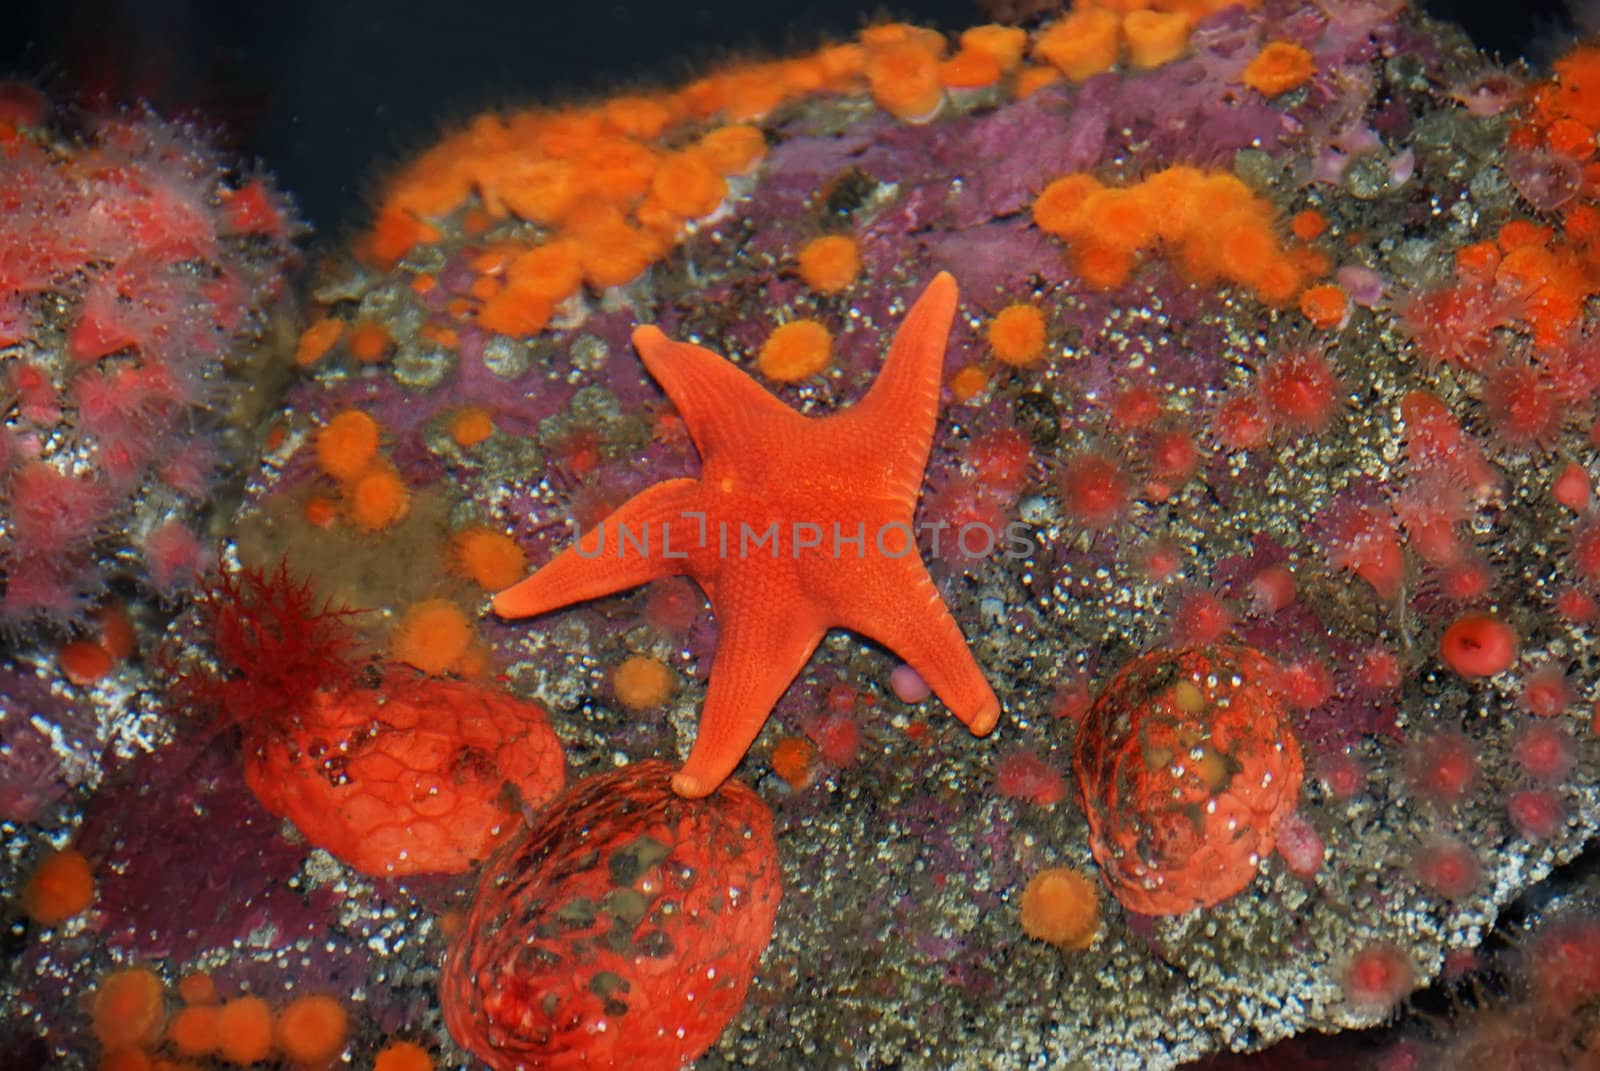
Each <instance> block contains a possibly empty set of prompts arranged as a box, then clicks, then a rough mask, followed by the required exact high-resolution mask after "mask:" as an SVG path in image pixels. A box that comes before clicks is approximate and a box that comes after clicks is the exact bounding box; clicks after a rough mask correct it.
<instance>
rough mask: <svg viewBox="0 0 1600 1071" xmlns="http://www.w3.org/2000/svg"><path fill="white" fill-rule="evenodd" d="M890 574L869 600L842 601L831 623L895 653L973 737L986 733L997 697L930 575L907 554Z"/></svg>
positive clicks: (997, 717) (995, 719)
mask: <svg viewBox="0 0 1600 1071" xmlns="http://www.w3.org/2000/svg"><path fill="white" fill-rule="evenodd" d="M892 577H893V582H892V583H884V582H883V581H882V579H879V580H878V582H877V583H875V584H874V585H873V588H874V589H875V590H874V591H873V595H874V598H873V600H872V601H871V602H863V601H860V600H857V601H853V602H851V603H848V604H845V605H844V606H843V607H842V610H843V612H842V613H840V614H839V615H838V619H837V621H836V622H835V623H837V624H839V625H841V626H842V627H844V628H847V629H849V630H850V631H852V632H859V633H861V634H862V635H863V636H866V637H868V638H869V639H873V640H876V641H877V642H878V643H881V644H883V646H885V647H887V648H889V650H891V651H893V652H894V653H895V654H897V655H899V656H900V657H901V658H903V659H904V660H905V662H906V664H907V665H909V666H910V667H911V668H912V669H914V670H916V671H917V675H918V676H920V677H921V678H922V679H923V680H924V681H925V682H927V685H928V687H929V688H931V689H933V693H934V694H935V695H937V696H938V697H939V699H940V700H941V701H942V702H943V703H944V705H945V706H946V707H948V708H949V710H950V713H952V714H954V715H955V716H956V718H957V719H958V720H959V721H960V722H961V723H962V724H963V725H965V726H966V727H967V728H968V729H971V730H972V732H973V735H975V736H987V735H988V734H989V732H990V730H992V729H993V728H994V727H995V723H996V722H998V721H999V720H1000V700H999V699H998V698H996V697H995V694H994V689H993V688H991V687H990V686H989V681H988V679H987V678H986V677H985V676H984V675H983V669H982V668H981V667H980V666H979V665H978V661H977V659H975V658H973V657H972V652H971V650H969V649H968V647H967V640H966V637H964V636H963V635H962V634H961V628H960V626H959V625H957V624H956V619H955V618H954V617H953V616H952V615H951V613H950V610H949V608H948V607H947V606H945V604H944V599H943V598H941V597H940V595H939V589H938V588H936V587H934V585H933V578H932V577H930V576H929V575H928V570H927V569H926V568H924V567H923V565H922V563H921V562H920V561H917V560H915V559H913V558H909V557H907V558H902V559H899V560H897V561H896V562H895V563H894V568H893V570H892Z"/></svg>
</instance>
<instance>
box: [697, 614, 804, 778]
mask: <svg viewBox="0 0 1600 1071" xmlns="http://www.w3.org/2000/svg"><path fill="white" fill-rule="evenodd" d="M741 603H742V604H740V605H734V606H728V605H726V601H724V603H723V604H719V605H717V606H715V607H714V610H715V613H716V617H717V629H718V632H717V653H716V656H715V657H714V658H713V659H712V661H711V680H710V684H709V685H708V686H707V687H706V701H705V706H704V707H703V708H702V709H701V711H700V727H699V729H698V730H697V731H696V732H695V738H694V746H693V747H691V748H690V749H689V759H688V761H687V762H685V763H684V764H683V769H681V770H679V771H678V772H677V774H675V775H674V776H673V778H672V790H673V791H674V792H676V793H677V794H678V795H680V796H683V797H686V798H688V799H698V798H700V797H701V796H708V795H710V794H711V793H712V792H715V791H716V789H717V786H718V785H720V784H722V782H723V781H725V780H727V778H728V775H729V774H731V773H733V771H734V768H735V767H737V766H738V765H739V762H740V760H741V759H743V758H744V756H745V752H747V751H749V750H750V745H751V744H753V743H754V742H755V739H756V737H757V736H759V735H760V734H761V727H762V726H763V725H765V724H766V723H767V716H768V715H769V714H771V713H772V708H773V707H774V706H775V705H776V704H777V702H778V700H779V699H780V698H782V696H783V693H784V692H785V691H787V690H788V688H789V685H790V684H791V683H792V682H793V681H794V679H795V677H796V676H797V675H798V674H799V673H800V670H801V669H802V668H804V666H805V664H806V662H807V660H809V659H810V658H811V654H812V652H813V651H815V650H816V649H817V644H819V643H821V642H822V637H823V634H824V632H825V631H826V630H825V629H824V628H823V627H822V626H821V624H819V623H817V622H815V621H814V620H809V619H810V618H812V616H813V615H811V614H810V613H806V612H801V613H798V614H797V613H793V612H791V610H792V609H793V608H792V607H786V606H783V605H774V604H773V603H771V602H770V601H766V599H765V594H764V593H760V594H758V595H757V596H756V597H754V598H749V599H745V600H741Z"/></svg>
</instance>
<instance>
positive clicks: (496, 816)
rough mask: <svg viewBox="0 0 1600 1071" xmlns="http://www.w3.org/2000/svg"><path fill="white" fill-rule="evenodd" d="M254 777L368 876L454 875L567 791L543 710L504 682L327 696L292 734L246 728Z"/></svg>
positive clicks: (422, 684) (277, 809)
mask: <svg viewBox="0 0 1600 1071" xmlns="http://www.w3.org/2000/svg"><path fill="white" fill-rule="evenodd" d="M245 745H246V746H245V760H244V772H245V780H246V781H247V782H248V783H249V785H250V788H251V790H252V791H253V792H255V794H256V798H258V799H259V800H261V802H262V803H263V804H264V805H265V806H266V808H267V809H268V810H269V811H271V812H272V813H273V814H276V815H278V816H279V817H282V818H287V819H289V820H290V821H291V822H293V823H294V824H295V826H296V828H298V829H299V830H300V832H301V833H302V834H304V835H305V838H306V839H307V840H308V841H310V842H311V843H312V844H315V845H316V846H317V847H319V848H325V849H327V850H328V851H330V852H332V853H333V854H334V855H336V856H338V857H339V858H340V859H342V860H344V861H345V862H346V863H349V864H350V865H351V866H353V867H355V868H356V869H357V870H359V871H361V872H362V873H365V874H389V875H402V874H430V873H440V874H454V873H460V872H461V871H464V870H467V869H470V868H471V867H472V866H473V865H474V864H476V863H478V862H480V861H482V860H484V859H486V858H488V857H489V855H490V853H491V852H493V850H494V849H495V847H497V846H498V844H499V842H500V841H501V840H503V839H504V838H505V837H506V836H507V834H509V833H510V831H511V829H512V828H513V827H514V826H515V825H516V823H517V822H518V817H517V811H516V808H515V807H514V806H513V805H512V798H511V797H508V795H507V793H506V791H505V788H506V786H507V785H510V786H511V787H512V788H513V789H514V790H515V792H516V797H515V798H516V800H518V801H520V802H521V803H522V804H523V805H524V806H527V807H537V806H539V805H541V804H543V803H544V802H545V801H546V800H548V799H549V798H550V797H552V796H553V795H555V793H556V792H557V791H558V790H559V789H560V788H561V784H562V781H563V779H564V776H565V769H564V767H565V759H564V758H563V757H562V754H561V744H560V741H558V740H557V739H556V735H555V730H553V729H552V728H551V727H550V723H549V721H548V720H547V719H546V718H545V715H544V711H543V710H542V709H541V708H539V707H538V706H536V705H535V704H533V703H528V702H525V701H523V700H520V699H517V698H515V697H514V696H512V695H511V694H509V693H507V692H504V691H501V690H499V689H495V688H486V687H483V686H480V685H477V684H472V683H467V682H463V681H448V680H431V679H421V680H416V681H405V682H403V683H402V684H400V685H399V686H398V687H391V688H385V689H376V688H356V689H350V690H347V691H344V692H340V693H328V692H321V693H318V695H317V697H316V699H315V700H314V701H313V703H312V705H311V706H310V707H309V708H308V709H306V710H304V711H302V712H301V716H300V719H299V721H298V724H296V725H295V727H294V729H293V730H292V731H291V732H289V733H287V734H282V735H280V734H269V733H259V734H249V735H247V736H246V741H245Z"/></svg>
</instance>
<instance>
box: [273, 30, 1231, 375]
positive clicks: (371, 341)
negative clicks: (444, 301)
mask: <svg viewBox="0 0 1600 1071" xmlns="http://www.w3.org/2000/svg"><path fill="white" fill-rule="evenodd" d="M1227 6H1230V4H1229V3H1227V2H1222V0H1193V2H1173V0H1166V2H1150V0H1142V2H1126V0H1125V2H1120V3H1109V2H1105V0H1097V2H1081V0H1080V2H1079V3H1077V4H1076V5H1074V10H1073V11H1071V12H1070V13H1069V14H1067V15H1066V16H1064V17H1063V18H1061V19H1059V20H1057V21H1055V22H1054V23H1052V24H1050V25H1048V26H1045V27H1043V28H1041V29H1040V30H1039V31H1037V32H1036V33H1035V34H1034V35H1033V37H1032V39H1031V41H1030V38H1029V35H1028V33H1027V32H1026V31H1024V30H1022V29H1020V28H1017V27H1009V26H1000V25H985V26H978V27H974V28H972V29H969V30H966V31H964V32H963V33H962V34H961V35H960V36H959V37H958V38H957V40H956V41H955V42H954V44H955V47H954V49H952V48H951V44H952V43H951V42H950V41H949V40H947V39H946V37H945V35H943V34H941V33H939V32H938V31H935V30H930V29H924V28H920V27H916V26H912V25H909V24H906V23H886V24H880V25H876V26H871V27H868V28H866V29H864V30H862V31H861V32H860V34H859V35H858V36H857V38H856V40H855V41H852V42H848V43H844V44H837V45H830V46H827V47H824V48H821V49H818V50H817V51H815V52H812V53H809V54H807V55H803V56H799V57H795V58H792V59H785V60H773V61H766V62H753V63H742V64H735V65H733V66H730V67H727V68H724V69H721V70H718V71H715V72H713V73H711V74H708V75H706V76H704V77H701V78H698V79H695V80H694V81H692V82H689V83H688V84H686V85H684V86H682V87H680V88H678V89H675V90H668V91H661V92H655V93H637V94H631V95H622V96H616V97H612V98H610V99H609V100H606V101H603V102H601V103H598V104H592V105H585V106H580V107H574V108H566V109H529V110H526V111H520V112H514V113H510V114H505V115H483V116H480V117H478V118H477V119H475V120H474V121H472V122H471V123H470V124H469V125H468V126H466V127H465V128H464V129H462V130H459V131H457V132H455V133H454V134H451V135H450V136H448V137H446V138H445V139H444V140H442V141H441V142H440V143H439V144H437V145H436V146H434V147H433V148H432V149H431V150H429V151H428V152H426V153H424V154H423V155H422V156H420V157H418V158H417V159H415V160H413V161H412V162H411V163H409V164H407V165H406V166H405V167H403V168H401V169H400V170H399V171H398V172H396V173H395V174H394V175H392V176H390V178H389V180H388V182H387V183H386V184H385V186H384V189H383V190H382V193H381V196H380V200H379V205H378V209H377V213H376V218H375V220H374V223H373V226H372V229H371V231H370V233H369V234H368V235H367V237H366V240H365V241H364V242H363V243H362V251H363V253H364V255H365V257H366V258H367V259H368V260H369V261H371V262H372V263H373V264H375V265H377V266H379V267H385V268H386V267H389V266H391V265H393V264H394V263H395V262H396V261H398V260H399V259H400V258H401V257H403V256H405V254H406V253H407V252H408V251H409V250H410V249H411V248H412V247H413V246H415V245H417V244H419V243H423V242H429V241H434V240H436V239H438V238H439V237H440V236H441V234H442V230H441V228H442V227H445V226H446V225H447V224H448V225H449V226H452V227H457V228H459V229H460V230H461V231H463V232H464V233H466V234H468V235H471V236H476V235H484V234H486V232H489V231H490V229H491V228H493V227H495V226H496V225H497V224H500V223H503V222H507V221H520V222H522V223H525V224H531V225H533V226H535V227H537V228H538V229H539V230H538V238H537V241H536V244H533V245H532V246H530V245H529V244H528V243H527V242H526V241H500V242H497V241H486V243H485V248H484V249H483V251H482V252H481V253H480V254H479V255H478V256H477V258H476V259H475V260H474V262H473V265H472V266H473V267H474V269H476V272H477V278H476V280H475V281H474V282H473V283H472V284H471V286H470V287H469V288H468V290H467V292H465V293H462V294H459V295H452V302H451V306H452V312H453V313H457V314H459V317H460V318H465V317H466V316H467V315H469V314H470V315H474V316H475V317H476V319H477V320H478V322H479V323H482V324H483V325H484V326H486V327H489V328H490V329H491V330H494V331H497V332H500V333H502V334H508V335H528V334H533V333H535V332H537V331H539V330H541V329H542V328H543V327H544V326H545V325H546V324H547V323H548V322H549V321H550V319H551V317H552V316H553V315H554V313H555V310H556V308H557V307H558V306H559V305H560V304H561V302H562V301H564V300H566V299H567V298H569V297H571V296H573V295H575V294H577V293H578V292H579V291H580V289H581V288H582V287H583V286H585V285H587V286H589V287H592V288H595V289H605V288H607V287H611V286H618V285H622V284H625V283H628V282H631V281H632V280H633V279H634V278H636V277H637V276H638V275H639V274H640V273H641V272H643V271H644V270H645V269H646V268H647V267H649V266H650V265H651V264H652V263H654V262H656V261H657V260H658V259H660V258H661V256H663V255H664V254H665V253H666V252H667V251H668V250H669V249H670V248H671V246H672V245H673V243H675V242H676V241H677V240H678V238H679V237H680V236H681V235H682V234H683V233H684V231H685V229H686V228H687V227H688V226H690V225H692V224H693V223H694V222H696V221H699V220H703V219H705V218H706V217H708V216H711V215H713V214H715V213H716V212H717V210H718V209H719V207H720V206H721V205H722V204H723V202H724V201H725V200H726V198H727V195H728V181H729V180H730V179H732V178H734V177H736V176H739V175H742V174H744V173H747V172H749V171H751V170H752V169H753V168H754V167H756V166H757V165H758V164H759V163H760V161H761V160H762V158H763V157H764V156H765V153H766V149H767V145H766V139H765V136H764V135H763V133H762V131H761V129H760V128H759V127H758V126H756V125H754V124H758V123H760V122H761V121H762V120H764V119H765V118H766V117H767V116H769V115H770V114H772V113H773V112H774V111H775V110H777V109H779V108H781V107H783V106H785V105H787V104H792V103H794V102H796V101H799V100H802V99H804V98H808V97H812V96H816V95H821V94H832V95H840V96H844V95H859V94H865V95H869V96H870V97H871V99H872V100H873V101H874V102H875V103H876V104H877V105H878V106H879V107H881V108H883V109H884V110H885V111H887V112H889V113H890V114H892V115H894V116H896V117H898V118H900V119H902V120H905V121H908V122H922V121H926V120H928V119H931V118H932V117H933V116H935V115H937V114H938V113H939V112H940V110H941V109H942V107H943V105H944V103H945V101H946V100H947V99H948V98H949V97H950V96H951V95H956V96H958V97H959V96H960V94H962V93H967V92H975V91H982V90H989V89H995V90H1004V91H1006V92H1009V93H1011V94H1014V95H1017V96H1023V95H1026V94H1028V93H1031V92H1033V91H1034V90H1036V89H1038V88H1039V87H1040V86H1042V85H1046V84H1048V83H1049V82H1051V81H1055V80H1058V79H1060V78H1063V77H1065V78H1069V79H1074V80H1082V79H1084V78H1087V77H1089V76H1091V75H1093V74H1097V73H1100V72H1102V71H1105V70H1109V69H1111V68H1112V67H1114V66H1116V65H1117V64H1118V63H1119V62H1126V63H1127V64H1128V65H1129V66H1131V67H1134V68H1139V69H1143V68H1149V67H1154V66H1158V65H1160V64H1163V63H1166V62H1168V61H1170V60H1172V59H1174V58H1176V57H1178V56H1180V55H1182V54H1183V52H1184V51H1185V49H1186V48H1187V46H1188V39H1189V33H1190V30H1191V29H1192V27H1193V25H1194V23H1195V22H1196V21H1197V20H1199V19H1200V18H1203V17H1205V16H1206V15H1208V14H1211V13H1212V12H1214V11H1217V10H1220V9H1222V8H1223V7H1227ZM1030 60H1031V62H1030ZM414 285H415V286H416V287H417V288H418V289H419V290H420V291H423V292H426V291H429V290H431V289H433V288H434V287H435V286H437V285H438V281H437V280H436V279H435V278H434V277H433V276H431V275H427V274H421V275H418V276H417V278H416V279H415V280H414ZM360 328H361V325H356V326H354V327H351V328H350V329H349V330H348V332H347V331H346V327H345V325H343V324H341V323H340V322H339V321H336V320H324V321H322V322H320V323H318V324H315V325H313V327H312V329H311V330H310V331H308V333H307V339H306V340H305V341H303V343H302V347H301V354H300V358H301V360H302V362H304V363H310V362H311V361H314V360H316V359H317V358H318V357H320V356H321V355H322V354H323V353H326V352H327V351H328V350H329V349H330V348H331V347H332V346H333V345H334V344H335V343H337V342H339V341H340V340H341V338H344V339H345V340H346V341H347V343H348V345H349V347H350V349H351V352H352V355H353V356H356V357H357V359H365V360H374V359H380V358H381V356H382V355H383V354H384V352H385V351H386V349H387V346H386V340H384V339H382V338H379V337H377V336H376V335H374V334H373V332H371V331H370V330H368V331H366V332H365V334H364V335H358V331H359V330H360ZM363 355H365V356H363Z"/></svg>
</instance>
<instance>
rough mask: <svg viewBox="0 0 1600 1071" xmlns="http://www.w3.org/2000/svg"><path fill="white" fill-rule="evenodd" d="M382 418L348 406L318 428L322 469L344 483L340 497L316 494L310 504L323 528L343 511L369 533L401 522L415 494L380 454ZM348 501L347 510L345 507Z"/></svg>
mask: <svg viewBox="0 0 1600 1071" xmlns="http://www.w3.org/2000/svg"><path fill="white" fill-rule="evenodd" d="M380 440H381V433H380V429H379V427H378V422H377V421H376V420H374V419H373V418H372V417H371V416H370V415H369V414H367V413H364V412H362V411H361V410H359V409H345V410H341V411H340V412H338V413H335V414H334V415H333V416H332V417H330V418H328V420H327V422H326V423H324V424H323V425H322V427H321V428H319V429H318V430H317V434H316V444H315V446H316V460H317V467H318V468H319V469H321V470H322V472H323V473H324V474H325V475H327V476H330V477H332V478H333V480H334V481H335V482H336V483H337V484H338V488H339V497H340V500H339V501H335V500H334V499H331V498H327V497H324V496H316V497H313V498H312V499H310V500H309V501H308V502H307V503H306V519H307V520H308V521H310V522H311V523H312V524H314V525H316V526H317V527H319V528H326V527H329V526H330V525H332V524H333V523H334V522H335V521H337V520H338V519H339V517H340V516H341V513H342V515H343V516H344V518H345V519H346V520H348V521H349V522H350V523H351V524H353V525H354V526H355V527H356V528H358V529H360V530H361V531H363V532H378V531H382V530H383V529H385V528H388V527H390V526H391V525H393V524H395V523H396V522H398V521H399V520H401V519H402V518H403V517H404V516H405V515H406V512H407V511H408V510H409V508H410V505H411V492H410V490H409V489H408V488H407V487H406V483H405V480H403V479H402V478H401V476H400V473H399V472H397V471H396V470H395V468H394V466H393V465H391V464H389V462H388V461H387V459H385V458H384V457H383V456H382V455H381V454H380V452H379V447H380V446H381V441H380ZM341 505H342V507H343V508H342V510H341V508H340V507H341Z"/></svg>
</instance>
